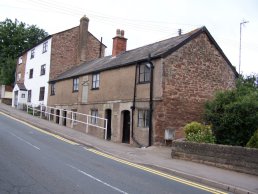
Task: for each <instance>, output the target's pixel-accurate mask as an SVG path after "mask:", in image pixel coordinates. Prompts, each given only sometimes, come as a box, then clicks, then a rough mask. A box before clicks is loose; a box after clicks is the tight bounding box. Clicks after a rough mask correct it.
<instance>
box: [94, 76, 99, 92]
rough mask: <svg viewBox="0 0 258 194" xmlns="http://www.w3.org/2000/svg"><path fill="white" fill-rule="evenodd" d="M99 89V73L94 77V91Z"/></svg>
mask: <svg viewBox="0 0 258 194" xmlns="http://www.w3.org/2000/svg"><path fill="white" fill-rule="evenodd" d="M98 88H99V73H96V74H93V75H92V89H98Z"/></svg>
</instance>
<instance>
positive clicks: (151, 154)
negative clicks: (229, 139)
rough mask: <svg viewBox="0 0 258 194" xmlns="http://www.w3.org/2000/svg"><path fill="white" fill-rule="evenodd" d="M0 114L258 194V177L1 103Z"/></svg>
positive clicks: (141, 160) (211, 182) (217, 184)
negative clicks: (108, 137) (135, 144)
mask: <svg viewBox="0 0 258 194" xmlns="http://www.w3.org/2000/svg"><path fill="white" fill-rule="evenodd" d="M0 112H3V113H6V114H8V115H11V116H13V117H15V118H18V119H20V120H23V121H26V122H27V123H30V124H32V125H34V126H37V127H39V128H41V129H44V130H47V131H50V132H52V133H55V134H57V135H60V136H63V137H65V138H67V139H70V140H73V141H75V142H78V143H80V144H83V145H86V146H89V147H94V148H96V149H98V150H100V151H102V152H105V153H108V154H110V155H113V156H116V157H118V158H121V159H125V160H128V161H131V162H134V163H137V164H142V165H146V166H150V167H153V168H156V169H158V170H160V171H164V172H167V173H170V174H173V175H176V176H179V177H182V178H186V179H189V180H192V181H195V182H199V183H203V184H205V185H209V186H212V187H216V188H220V189H224V190H228V191H229V192H232V193H258V177H257V176H253V175H249V174H243V173H238V172H234V171H229V170H224V169H221V168H216V167H212V166H207V165H204V164H199V163H194V162H190V161H184V160H177V159H171V156H170V154H171V148H169V147H158V146H151V147H148V148H136V147H133V146H130V145H127V144H120V143H113V142H110V141H105V140H103V139H99V138H96V137H94V136H91V135H87V134H85V133H81V132H78V131H75V130H73V129H70V128H67V127H64V126H61V125H57V124H55V123H52V122H49V121H47V120H43V119H40V118H37V117H33V116H32V115H29V114H26V112H23V111H20V110H16V109H14V108H12V107H10V106H7V105H5V104H2V103H0Z"/></svg>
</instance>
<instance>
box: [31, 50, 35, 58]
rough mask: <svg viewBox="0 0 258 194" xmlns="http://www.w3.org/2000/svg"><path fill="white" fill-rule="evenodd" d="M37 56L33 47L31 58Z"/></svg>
mask: <svg viewBox="0 0 258 194" xmlns="http://www.w3.org/2000/svg"><path fill="white" fill-rule="evenodd" d="M34 57H35V49H31V51H30V58H31V59H33V58H34Z"/></svg>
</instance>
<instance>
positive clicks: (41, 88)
mask: <svg viewBox="0 0 258 194" xmlns="http://www.w3.org/2000/svg"><path fill="white" fill-rule="evenodd" d="M44 96H45V87H40V90H39V101H43V100H44Z"/></svg>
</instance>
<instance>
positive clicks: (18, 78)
mask: <svg viewBox="0 0 258 194" xmlns="http://www.w3.org/2000/svg"><path fill="white" fill-rule="evenodd" d="M20 79H21V73H20V72H19V73H18V76H17V81H19V80H20Z"/></svg>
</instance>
